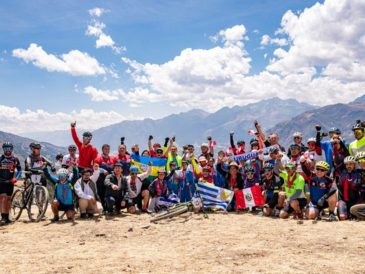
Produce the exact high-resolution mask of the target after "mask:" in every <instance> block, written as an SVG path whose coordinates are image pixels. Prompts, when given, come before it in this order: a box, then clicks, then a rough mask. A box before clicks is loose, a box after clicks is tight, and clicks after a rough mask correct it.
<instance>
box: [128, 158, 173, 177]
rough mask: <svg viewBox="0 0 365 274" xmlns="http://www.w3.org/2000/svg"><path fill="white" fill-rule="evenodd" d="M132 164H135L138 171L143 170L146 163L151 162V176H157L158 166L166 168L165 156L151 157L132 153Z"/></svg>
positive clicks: (145, 167) (145, 168) (146, 165)
mask: <svg viewBox="0 0 365 274" xmlns="http://www.w3.org/2000/svg"><path fill="white" fill-rule="evenodd" d="M132 161H133V163H132V164H133V165H135V166H137V167H138V168H139V170H140V172H145V171H146V170H147V167H148V163H149V162H152V172H151V176H153V177H157V171H158V170H159V169H160V168H166V163H167V159H166V158H151V157H146V156H139V155H132Z"/></svg>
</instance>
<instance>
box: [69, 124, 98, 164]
mask: <svg viewBox="0 0 365 274" xmlns="http://www.w3.org/2000/svg"><path fill="white" fill-rule="evenodd" d="M71 134H72V139H73V140H74V142H75V144H76V145H77V148H78V149H79V167H81V168H87V167H88V168H93V164H94V161H95V159H96V157H98V150H97V149H96V148H95V147H94V146H92V145H91V144H87V145H86V146H85V145H84V144H83V143H82V142H81V141H80V139H79V137H77V133H76V129H75V128H74V127H72V128H71Z"/></svg>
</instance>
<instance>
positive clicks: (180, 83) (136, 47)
mask: <svg viewBox="0 0 365 274" xmlns="http://www.w3.org/2000/svg"><path fill="white" fill-rule="evenodd" d="M317 2H318V4H317V5H316V6H314V5H315V4H316V3H317ZM333 2H334V1H331V0H330V1H326V4H325V3H324V1H306V0H305V1H304V0H288V1H286V0H280V1H274V0H264V1H251V0H240V1H238V0H237V1H229V0H228V1H227V0H225V1H224V0H222V1H220V0H209V1H193V0H191V1H126V0H122V1H14V0H12V1H10V0H5V1H2V5H1V6H0V16H1V18H2V20H1V21H0V35H1V40H0V76H1V79H2V80H1V81H0V96H1V103H0V104H1V105H2V106H3V108H2V110H1V108H0V113H1V111H2V112H3V113H4V112H6V111H9V108H13V109H12V111H15V110H14V108H16V113H18V114H19V115H21V116H24V118H27V115H26V110H29V112H30V113H28V116H32V115H33V116H35V117H36V118H35V119H43V118H44V117H48V116H42V115H41V114H39V112H38V113H37V114H34V113H33V112H37V110H41V113H43V112H44V113H46V115H49V117H54V116H53V115H56V113H64V114H69V113H71V112H72V111H73V113H74V114H72V118H75V119H78V115H79V114H80V113H79V112H80V110H82V109H84V110H93V111H94V112H95V113H93V114H92V115H95V116H97V115H98V113H99V112H105V113H110V112H113V113H114V112H115V113H114V114H113V115H111V116H107V114H105V117H107V118H106V119H110V121H107V122H105V123H104V122H103V121H95V125H94V124H93V125H92V127H98V126H102V125H105V124H108V123H112V122H113V121H114V120H116V121H115V122H118V121H117V120H122V119H132V118H145V117H162V116H165V115H168V114H170V113H173V112H180V111H186V110H189V109H192V108H203V109H205V110H207V111H214V110H217V109H219V108H220V107H222V106H226V105H228V106H229V105H233V104H235V103H236V102H237V104H245V103H250V102H254V101H258V100H260V99H264V98H267V97H272V96H280V97H282V98H297V99H299V100H300V101H308V102H309V103H313V104H322V105H323V104H326V103H333V102H335V101H336V100H340V99H341V98H340V94H338V96H337V95H336V96H337V97H336V96H335V98H334V99H333V100H332V101H328V102H327V101H323V100H322V101H316V100H318V99H314V98H312V99H309V100H307V97H306V96H302V97H300V96H299V97H298V95H297V94H296V93H294V92H293V93H290V92H287V93H286V92H285V91H286V90H288V88H287V86H288V85H290V83H291V82H290V81H292V82H293V83H294V84H295V83H298V81H299V82H300V83H302V82H301V81H304V80H303V78H308V77H309V78H310V79H309V80H308V81H307V82H305V83H306V84H308V87H312V88H313V86H312V85H317V82H318V81H316V82H314V81H315V80H316V79H317V78H320V80H321V84H320V87H323V86H324V83H327V82H326V81H327V80H328V79H329V80H331V81H332V80H333V81H332V82H331V83H328V86H330V87H331V88H330V90H329V91H327V90H326V92H331V90H332V92H333V90H336V89H337V88H338V90H340V89H342V90H343V85H348V84H349V81H350V82H351V83H352V85H353V82H354V79H352V78H353V77H352V76H351V75H350V76H349V77H348V79H338V77H336V75H338V74H339V73H338V71H340V69H341V68H343V67H340V68H339V67H338V64H335V63H333V59H331V60H327V59H328V58H327V57H326V58H325V57H323V58H322V57H321V56H320V57H318V56H312V55H313V54H312V55H311V54H305V55H303V56H304V57H303V56H298V53H295V52H296V48H295V47H298V48H299V49H300V51H303V52H304V51H305V50H306V49H305V48H304V49H303V47H302V46H300V42H301V41H305V39H312V38H313V37H310V38H308V37H305V35H306V34H303V33H300V31H298V30H299V29H300V28H301V24H302V25H304V26H308V28H309V30H310V28H311V27H312V28H315V26H312V25H311V21H313V20H311V19H310V18H311V16H312V17H313V18H315V20H321V16H318V15H319V14H321V13H322V12H323V11H325V9H327V10H328V9H335V10H336V11H337V12H338V14H339V16H340V15H341V14H342V13H344V12H345V11H346V9H351V10H353V8H359V7H356V6H355V7H353V6H351V5H354V4H351V3H350V2H349V1H343V2H346V3H345V4H344V5H343V6H342V7H335V6H334V4H333ZM340 2H341V1H340ZM355 2H358V1H355ZM360 2H361V1H360ZM358 5H359V6H360V8H362V7H363V5H362V4H361V3H360V4H358ZM95 8H98V9H99V11H101V13H100V14H99V15H95V14H94V15H92V14H91V13H90V12H89V11H90V10H93V9H95ZM306 8H307V12H305V9H306ZM338 8H340V10H338ZM289 10H291V11H292V13H290V12H288V11H289ZM316 13H317V15H316ZM284 17H285V18H286V17H287V18H289V19H288V20H286V21H285V20H284V19H283V18H284ZM318 18H319V19H318ZM332 19H333V18H332ZM282 20H284V21H285V22H286V23H284V25H283V24H282V25H281V22H282ZM306 20H307V21H306ZM323 20H324V22H325V20H329V19H326V18H323ZM291 22H296V24H293V23H291ZM319 23H320V21H319ZM96 24H99V26H100V24H103V27H102V28H101V29H99V31H101V32H102V33H103V34H104V35H106V36H108V37H109V38H110V39H112V41H113V45H110V43H109V45H107V46H101V47H99V48H97V47H96V40H97V39H98V37H100V36H96V35H94V36H93V35H90V34H89V35H87V33H86V32H87V29H88V26H96ZM359 24H360V23H359ZM235 26H237V27H236V28H234V27H235ZM354 27H360V26H358V25H355V26H354ZM334 28H335V26H334ZM230 29H232V32H231V35H230V34H229V33H230V31H229V30H230ZM280 29H282V31H281V32H280V31H279V32H280V33H277V31H278V30H280ZM316 30H317V28H316ZM319 31H320V30H318V32H319ZM360 32H361V31H360ZM98 35H100V32H99V34H98ZM229 35H230V36H229ZM232 35H233V36H232ZM263 35H269V36H270V38H269V39H271V40H268V41H269V42H266V43H264V42H263ZM318 35H319V36H321V33H320V32H319V33H318ZM357 35H359V34H357ZM212 37H215V41H216V42H213V40H214V39H213V38H212ZM227 37H228V38H227ZM274 39H284V40H282V43H279V42H275V40H274ZM331 39H332V37H328V41H329V43H330V41H331ZM270 41H271V42H270ZM296 41H298V43H296ZM312 41H313V43H314V44H315V41H314V40H312ZM109 42H110V40H109ZM348 42H349V41H347V40H346V41H344V43H343V44H346V45H347V43H348ZM32 43H33V44H36V45H37V49H38V50H39V49H40V47H41V48H42V50H43V52H44V53H46V54H48V55H53V58H54V59H55V58H58V59H62V57H61V56H62V55H63V54H68V53H70V52H71V51H78V52H80V54H82V55H83V56H84V55H87V56H88V57H90V58H92V59H93V60H96V62H97V64H98V69H99V73H96V72H95V71H93V72H90V73H89V72H88V73H86V74H87V75H82V74H85V73H84V72H82V73H79V72H70V71H65V69H63V68H62V69H55V67H59V66H63V65H60V63H58V65H57V64H55V63H57V62H58V61H55V60H54V59H52V60H51V61H52V62H55V63H52V62H51V61H49V62H46V61H44V62H45V63H43V66H39V65H36V64H35V63H36V62H37V61H38V62H43V61H42V60H41V59H42V58H45V56H44V55H42V56H39V55H37V56H35V53H34V51H31V50H30V45H31V44H32ZM307 44H308V43H307ZM305 45H306V44H305ZM320 46H323V43H321V45H318V47H320ZM113 47H114V48H113ZM122 47H125V48H126V50H125V51H122V52H119V53H118V52H116V50H115V49H117V48H122ZM344 47H345V45H344ZM189 48H191V49H192V53H191V55H190V54H188V55H187V56H185V57H184V55H183V54H182V51H184V50H185V49H189ZM214 48H218V49H219V50H221V51H219V52H218V53H217V54H216V53H214V52H213V51H214ZM291 48H293V51H292V52H291V51H290V49H291ZM34 49H35V48H34ZM199 49H202V50H203V51H202V52H200V51H199ZM278 49H280V50H279V51H278ZM315 49H316V47H315V46H313V47H312V48H310V49H307V50H308V52H313V51H315ZM14 50H20V51H18V54H16V53H14ZM275 50H277V51H276V53H275V54H274V51H275ZM326 50H329V49H328V48H327V49H326ZM344 50H347V48H345V49H344ZM283 51H284V53H283ZM19 52H21V53H19ZM38 52H39V51H38ZM285 52H286V53H287V54H285ZM288 53H289V54H288ZM204 54H207V56H208V58H209V59H210V58H216V57H217V59H219V58H222V60H219V61H217V62H216V63H213V64H207V67H206V70H205V69H204V62H205V60H206V59H204V58H203V57H201V56H202V55H204ZM222 54H223V55H224V54H227V55H224V57H221V56H223V55H222ZM288 55H290V56H288ZM179 56H180V57H181V63H180V62H178V60H175V59H176V58H177V57H179ZM232 56H233V57H232ZM351 56H354V54H352V55H351ZM241 57H242V58H248V59H249V60H248V59H247V60H243V59H241ZM27 58H28V61H27ZM122 58H125V59H124V61H123V60H122ZM184 58H187V59H184ZM189 58H195V59H194V63H193V64H191V65H189V66H186V67H184V68H181V66H182V65H181V64H183V66H185V65H184V64H185V63H187V62H189ZM234 58H236V60H234ZM361 58H362V56H356V58H354V60H349V62H348V64H346V65H347V66H349V65H352V64H356V63H358V62H359V61H361ZM71 59H73V60H75V59H77V58H75V55H72V56H71ZM281 59H282V60H281ZM293 59H294V61H293ZM88 60H89V59H88ZM298 60H299V61H298ZM89 61H90V60H89ZM132 61H133V62H135V63H137V67H138V68H137V67H136V66H133V64H131V63H130V62H132ZM277 61H279V62H277ZM147 63H148V64H151V65H153V67H152V71H151V67H149V66H148V65H146V64H147ZM165 63H168V64H169V65H166V66H163V64H165ZM241 64H243V65H242V67H240V66H241ZM270 64H273V66H272V67H268V66H270ZM294 64H295V66H294ZM84 65H85V64H84ZM216 65H217V66H219V67H218V68H217V70H218V71H217V70H214V71H209V69H210V68H211V67H212V66H213V67H214V66H216ZM85 66H86V67H87V66H88V65H87V64H86V65H85ZM237 66H239V68H236V67H237ZM226 67H229V68H230V69H229V71H228V72H227V71H225V72H224V74H225V73H227V74H225V75H224V77H223V78H222V79H220V77H217V75H219V74H220V72H219V70H220V69H222V70H225V68H226ZM86 69H87V68H86ZM195 69H196V70H197V71H198V74H195V73H194V71H195ZM313 69H314V71H313ZM55 70H56V71H55ZM100 70H102V71H103V72H102V73H100ZM127 70H128V71H129V73H127V72H126V71H127ZM202 70H204V71H202ZM324 71H325V73H324ZM327 71H329V73H328V72H327ZM263 72H268V73H269V74H270V75H262V73H263ZM293 72H295V75H294V74H293ZM289 73H290V74H293V77H297V78H298V79H299V80H291V79H289V78H287V75H288V74H289ZM336 73H337V74H336ZM116 75H117V77H115V76H116ZM328 75H329V76H330V77H331V78H328V77H329V76H328ZM141 77H143V79H147V80H141ZM159 78H160V79H159ZM276 78H279V79H276ZM163 79H166V84H165V83H164V82H163V81H162V80H163ZM176 79H178V80H176ZM182 79H183V80H182ZM227 79H230V80H227ZM295 79H296V78H295ZM351 79H352V80H351ZM159 80H161V81H159ZM359 80H361V81H359ZM266 81H267V83H269V84H270V83H273V84H272V86H268V87H264V89H265V90H262V89H263V88H262V86H260V87H259V89H260V91H262V92H261V93H260V95H257V94H255V92H254V89H255V87H256V85H257V83H262V82H266ZM278 81H281V82H283V81H285V83H281V84H277V82H278ZM338 81H340V82H341V83H340V84H341V85H342V86H341V85H340V86H339V83H338ZM355 82H356V86H346V87H348V88H349V98H347V97H346V98H345V101H346V100H347V101H349V100H350V97H354V94H356V92H357V90H359V87H360V88H361V87H363V82H362V79H355ZM215 83H217V84H215ZM332 83H333V84H332ZM351 83H350V84H351ZM294 84H293V85H294ZM335 84H336V85H337V86H332V85H335ZM240 85H242V86H243V87H244V86H246V85H247V86H248V87H250V88H249V90H250V91H246V90H245V88H241V89H239V88H238V86H240ZM192 86H194V89H191V87H192ZM86 87H89V88H91V89H92V92H89V93H87V92H85V90H86ZM218 87H219V89H218ZM316 88H318V87H317V86H316ZM142 89H143V90H144V91H143V92H142V93H141V92H138V90H142ZM185 90H186V93H185ZM200 91H201V94H203V95H204V94H205V95H204V96H203V95H202V97H199V96H198V95H196V94H198V93H200ZM220 91H224V92H223V93H225V94H226V97H227V96H228V97H230V95H232V100H229V99H224V100H223V99H221V98H220V97H219V96H216V95H215V94H216V93H217V92H220ZM313 92H314V91H313ZM174 93H178V94H180V96H175V95H174ZM254 94H255V96H254ZM238 95H239V96H240V97H235V96H238ZM111 96H112V97H111ZM207 97H209V98H210V97H212V98H213V99H209V100H210V101H209V102H208V106H207V103H206V102H204V98H207ZM96 98H99V99H96ZM214 98H216V100H214ZM176 101H179V103H176ZM199 102H201V105H200V103H199ZM16 113H15V114H13V116H16ZM44 113H43V114H44ZM119 115H120V116H119ZM5 116H6V115H3V116H0V118H1V119H4V120H5V119H7V120H6V122H8V123H10V122H14V123H17V122H18V121H16V120H14V119H15V118H14V119H13V118H9V117H5ZM59 116H60V115H58V116H57V119H59V120H57V121H60V123H61V121H62V123H63V122H64V120H67V117H68V116H67V115H64V116H62V115H61V116H62V117H59ZM80 116H81V114H80ZM4 117H5V118H4ZM84 118H85V117H80V119H84ZM11 119H13V120H11ZM29 119H30V118H29ZM85 123H86V122H85ZM19 128H21V129H20V130H19V131H27V130H29V128H24V125H20V126H19ZM9 129H11V128H10V127H9ZM52 129H57V128H52ZM35 130H41V128H38V127H37V128H36V129H35Z"/></svg>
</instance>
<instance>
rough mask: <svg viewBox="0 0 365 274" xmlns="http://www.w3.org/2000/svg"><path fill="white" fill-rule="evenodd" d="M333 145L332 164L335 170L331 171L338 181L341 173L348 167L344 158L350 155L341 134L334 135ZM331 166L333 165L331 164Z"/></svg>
mask: <svg viewBox="0 0 365 274" xmlns="http://www.w3.org/2000/svg"><path fill="white" fill-rule="evenodd" d="M331 145H332V166H333V171H332V172H331V173H332V174H331V175H332V177H333V178H335V180H336V181H338V178H339V177H340V176H341V173H342V172H343V171H344V170H345V169H346V164H345V162H344V159H345V158H346V157H347V156H349V155H350V153H349V151H348V149H347V147H346V145H345V143H344V142H343V140H342V138H341V136H338V135H336V136H333V137H332V139H331ZM330 166H331V165H330Z"/></svg>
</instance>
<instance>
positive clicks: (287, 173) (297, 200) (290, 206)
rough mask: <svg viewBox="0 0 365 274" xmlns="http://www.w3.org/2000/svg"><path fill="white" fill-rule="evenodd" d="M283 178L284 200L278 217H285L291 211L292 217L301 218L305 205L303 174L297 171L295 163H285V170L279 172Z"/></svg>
mask: <svg viewBox="0 0 365 274" xmlns="http://www.w3.org/2000/svg"><path fill="white" fill-rule="evenodd" d="M279 176H280V177H281V178H283V180H284V189H285V196H286V199H285V202H284V208H283V209H282V210H281V211H280V215H279V216H280V218H283V219H286V218H288V217H289V215H290V214H291V213H293V215H294V218H297V219H301V218H303V212H302V210H303V209H304V207H305V206H306V205H307V200H306V198H305V194H304V184H305V180H304V178H303V176H301V175H300V174H299V173H297V165H296V163H294V162H290V161H289V162H288V163H287V164H285V170H282V171H281V172H280V174H279Z"/></svg>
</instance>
